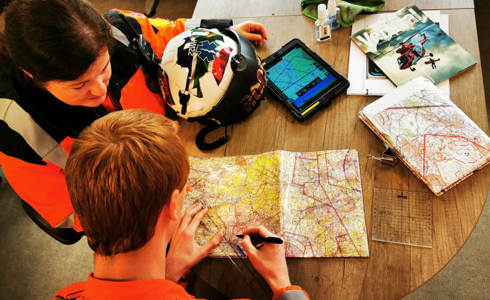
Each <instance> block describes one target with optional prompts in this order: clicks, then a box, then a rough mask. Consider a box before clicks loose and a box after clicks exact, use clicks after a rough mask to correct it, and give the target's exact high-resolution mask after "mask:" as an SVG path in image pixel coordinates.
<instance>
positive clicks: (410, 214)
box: [372, 188, 435, 248]
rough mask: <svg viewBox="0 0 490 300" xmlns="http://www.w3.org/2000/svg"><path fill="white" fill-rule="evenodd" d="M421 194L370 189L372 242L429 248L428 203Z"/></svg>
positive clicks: (428, 196) (429, 197)
mask: <svg viewBox="0 0 490 300" xmlns="http://www.w3.org/2000/svg"><path fill="white" fill-rule="evenodd" d="M434 198H435V196H434V195H433V194H431V193H425V192H409V191H401V190H390V189H379V188H375V189H374V195H373V219H372V220H373V221H372V222H373V223H372V224H373V227H372V239H373V240H375V241H381V242H389V243H396V244H404V245H410V246H419V247H425V248H432V228H433V224H432V202H433V199H434Z"/></svg>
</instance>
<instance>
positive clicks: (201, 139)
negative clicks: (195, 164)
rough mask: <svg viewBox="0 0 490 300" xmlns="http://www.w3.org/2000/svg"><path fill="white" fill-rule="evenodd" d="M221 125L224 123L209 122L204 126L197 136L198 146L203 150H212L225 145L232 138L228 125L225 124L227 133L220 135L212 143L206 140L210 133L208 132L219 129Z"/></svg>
mask: <svg viewBox="0 0 490 300" xmlns="http://www.w3.org/2000/svg"><path fill="white" fill-rule="evenodd" d="M221 126H222V125H218V124H216V123H212V124H207V125H206V126H205V127H204V128H202V129H201V130H200V131H199V133H198V134H197V136H196V145H197V148H199V149H200V150H203V151H210V150H214V149H216V148H219V147H221V146H223V145H224V144H225V143H226V142H228V140H229V139H230V138H229V137H228V132H227V126H225V135H224V136H222V137H220V138H219V139H217V140H216V141H214V142H212V143H208V142H206V135H208V133H210V132H211V131H214V130H216V129H218V128H219V127H221Z"/></svg>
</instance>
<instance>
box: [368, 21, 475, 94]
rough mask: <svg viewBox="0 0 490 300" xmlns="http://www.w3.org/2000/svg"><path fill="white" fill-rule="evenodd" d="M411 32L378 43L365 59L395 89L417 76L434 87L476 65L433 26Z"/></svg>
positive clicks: (472, 59) (451, 40) (401, 33)
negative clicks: (426, 79)
mask: <svg viewBox="0 0 490 300" xmlns="http://www.w3.org/2000/svg"><path fill="white" fill-rule="evenodd" d="M414 29H415V30H413V31H412V32H410V33H409V32H400V33H398V34H397V35H395V36H393V37H392V38H391V39H390V40H382V41H380V42H379V43H378V47H377V53H376V55H372V56H370V55H368V56H370V58H371V60H372V61H373V62H374V63H375V64H376V65H377V66H378V67H379V69H381V70H382V71H383V73H384V74H385V75H386V76H387V77H388V78H389V79H390V80H391V81H393V83H394V84H395V85H399V84H402V83H403V82H405V81H408V80H410V79H411V78H414V77H417V76H425V77H428V78H430V79H431V80H432V81H433V82H434V84H437V83H439V82H441V81H443V80H445V79H447V78H450V77H452V76H454V75H456V74H457V73H459V72H461V71H462V70H464V69H466V68H468V67H469V66H471V65H473V64H475V63H476V59H475V58H474V57H473V56H472V55H471V54H470V53H469V52H467V51H466V50H465V49H463V47H461V46H460V45H459V44H457V43H456V42H455V41H454V40H453V39H452V38H451V37H450V36H449V35H447V34H446V33H445V32H444V31H443V30H441V29H440V27H439V26H438V25H437V24H435V23H433V24H430V25H429V26H427V27H424V28H422V29H420V27H419V28H414ZM416 29H419V30H416Z"/></svg>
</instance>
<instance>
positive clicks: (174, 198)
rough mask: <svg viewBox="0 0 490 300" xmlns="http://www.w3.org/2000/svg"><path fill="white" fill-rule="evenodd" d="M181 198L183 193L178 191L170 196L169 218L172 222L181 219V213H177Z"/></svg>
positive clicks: (168, 205)
mask: <svg viewBox="0 0 490 300" xmlns="http://www.w3.org/2000/svg"><path fill="white" fill-rule="evenodd" d="M180 197H181V192H180V191H179V190H178V189H175V190H174V191H173V192H172V195H171V196H170V199H169V201H168V204H167V207H168V216H169V217H170V219H171V220H177V219H178V217H179V212H178V211H177V210H178V208H179V201H180Z"/></svg>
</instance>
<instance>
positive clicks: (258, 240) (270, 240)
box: [237, 234, 283, 245]
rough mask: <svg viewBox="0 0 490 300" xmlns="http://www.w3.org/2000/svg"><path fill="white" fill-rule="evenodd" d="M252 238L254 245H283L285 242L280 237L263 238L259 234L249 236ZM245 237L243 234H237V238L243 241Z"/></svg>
mask: <svg viewBox="0 0 490 300" xmlns="http://www.w3.org/2000/svg"><path fill="white" fill-rule="evenodd" d="M248 236H250V240H251V241H252V244H254V245H255V244H262V243H269V244H282V243H283V241H282V239H281V238H279V237H272V236H270V237H263V236H261V235H258V234H248ZM243 237H244V235H243V234H237V238H240V239H243Z"/></svg>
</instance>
